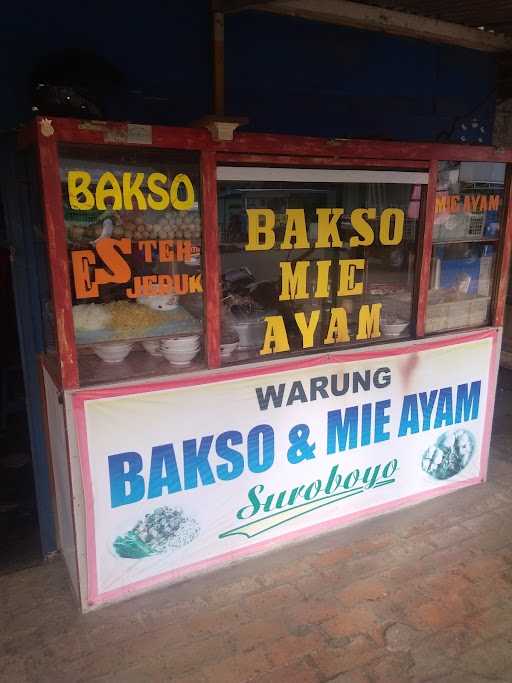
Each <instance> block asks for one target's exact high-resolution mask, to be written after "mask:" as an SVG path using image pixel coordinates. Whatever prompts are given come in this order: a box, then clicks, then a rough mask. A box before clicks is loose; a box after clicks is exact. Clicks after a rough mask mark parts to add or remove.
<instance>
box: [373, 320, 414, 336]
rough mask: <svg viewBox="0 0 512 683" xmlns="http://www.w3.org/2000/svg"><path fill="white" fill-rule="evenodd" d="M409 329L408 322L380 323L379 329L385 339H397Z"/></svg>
mask: <svg viewBox="0 0 512 683" xmlns="http://www.w3.org/2000/svg"><path fill="white" fill-rule="evenodd" d="M408 327H409V323H408V322H400V323H385V322H384V321H381V323H380V328H381V330H382V333H383V334H384V336H386V337H399V336H400V335H401V334H403V333H404V332H405V330H406V329H407V328H408Z"/></svg>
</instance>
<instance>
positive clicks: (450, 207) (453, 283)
mask: <svg viewBox="0 0 512 683" xmlns="http://www.w3.org/2000/svg"><path fill="white" fill-rule="evenodd" d="M505 169H506V164H504V163H489V162H458V161H443V162H440V164H439V174H438V179H437V191H436V204H435V219H434V231H433V240H432V265H431V277H430V290H429V295H428V308H427V323H426V331H427V332H441V331H445V330H454V329H462V328H470V327H478V326H480V325H485V324H487V323H489V321H490V315H491V297H492V294H493V283H494V279H495V274H496V257H497V252H498V246H499V242H500V229H501V224H502V218H503V215H504V208H505V207H504V185H505Z"/></svg>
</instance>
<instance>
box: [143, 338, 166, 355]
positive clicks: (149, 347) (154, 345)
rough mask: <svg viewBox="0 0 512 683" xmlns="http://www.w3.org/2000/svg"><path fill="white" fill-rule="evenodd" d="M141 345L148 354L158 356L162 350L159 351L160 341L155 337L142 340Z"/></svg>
mask: <svg viewBox="0 0 512 683" xmlns="http://www.w3.org/2000/svg"><path fill="white" fill-rule="evenodd" d="M142 346H143V347H144V349H145V351H147V352H148V353H149V355H150V356H155V357H160V356H161V355H162V352H161V351H160V342H159V341H158V340H157V339H148V340H147V341H143V342H142Z"/></svg>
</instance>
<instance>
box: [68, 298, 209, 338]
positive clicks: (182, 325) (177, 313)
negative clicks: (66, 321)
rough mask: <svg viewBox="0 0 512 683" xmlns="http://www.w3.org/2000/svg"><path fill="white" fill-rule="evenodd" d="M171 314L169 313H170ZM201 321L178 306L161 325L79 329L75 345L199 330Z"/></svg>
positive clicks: (76, 333)
mask: <svg viewBox="0 0 512 683" xmlns="http://www.w3.org/2000/svg"><path fill="white" fill-rule="evenodd" d="M170 316H171V313H170ZM201 329H202V326H201V321H199V320H197V319H196V318H194V316H193V315H191V314H190V313H189V312H188V311H187V310H186V309H185V308H183V307H182V306H178V308H177V309H175V310H174V311H172V319H170V320H169V321H168V322H166V323H163V324H162V325H157V326H153V327H147V328H146V329H143V330H142V329H140V328H137V329H136V328H133V329H115V328H112V327H105V328H103V329H101V330H79V331H77V332H75V336H76V343H77V345H81V346H83V345H89V344H97V343H98V342H108V341H119V340H124V339H131V340H132V339H133V340H135V339H144V338H147V337H163V336H165V335H170V334H180V333H185V332H189V333H191V332H201Z"/></svg>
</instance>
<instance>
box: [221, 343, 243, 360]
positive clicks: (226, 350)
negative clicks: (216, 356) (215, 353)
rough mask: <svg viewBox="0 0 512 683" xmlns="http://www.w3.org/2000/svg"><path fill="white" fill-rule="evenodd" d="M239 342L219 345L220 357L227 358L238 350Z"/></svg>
mask: <svg viewBox="0 0 512 683" xmlns="http://www.w3.org/2000/svg"><path fill="white" fill-rule="evenodd" d="M238 344H239V342H237V341H236V342H227V343H226V344H221V345H220V357H221V358H229V356H231V354H232V353H233V352H234V351H235V350H236V349H237V348H238Z"/></svg>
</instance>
